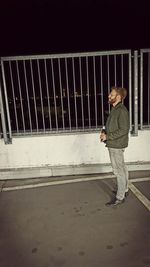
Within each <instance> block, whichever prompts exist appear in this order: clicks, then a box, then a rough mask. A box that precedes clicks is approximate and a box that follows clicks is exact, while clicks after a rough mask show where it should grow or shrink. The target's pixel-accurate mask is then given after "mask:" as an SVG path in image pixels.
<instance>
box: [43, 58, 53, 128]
mask: <svg viewBox="0 0 150 267" xmlns="http://www.w3.org/2000/svg"><path fill="white" fill-rule="evenodd" d="M44 67H45V79H46V92H47V101H48V115H49V125H50V130H52V120H51V105H50V100H49V99H50V97H49V90H48V89H49V87H48V78H47V66H46V60H45V59H44Z"/></svg>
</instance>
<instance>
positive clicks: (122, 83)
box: [121, 55, 124, 87]
mask: <svg viewBox="0 0 150 267" xmlns="http://www.w3.org/2000/svg"><path fill="white" fill-rule="evenodd" d="M123 74H124V68H123V55H121V85H122V87H124V76H123Z"/></svg>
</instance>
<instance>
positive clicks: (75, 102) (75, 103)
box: [72, 58, 78, 129]
mask: <svg viewBox="0 0 150 267" xmlns="http://www.w3.org/2000/svg"><path fill="white" fill-rule="evenodd" d="M72 68H73V89H74V105H75V119H76V129H77V128H78V119H77V101H76V83H75V67H74V58H72Z"/></svg>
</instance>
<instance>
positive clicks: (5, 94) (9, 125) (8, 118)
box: [1, 61, 12, 143]
mask: <svg viewBox="0 0 150 267" xmlns="http://www.w3.org/2000/svg"><path fill="white" fill-rule="evenodd" d="M1 67H2V79H3V86H4V97H5V104H6V114H7V122H8V131H9V139H8V140H7V143H11V141H12V131H11V124H10V114H9V107H8V97H7V89H6V79H5V71H4V64H3V61H1Z"/></svg>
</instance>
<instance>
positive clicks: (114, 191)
mask: <svg viewBox="0 0 150 267" xmlns="http://www.w3.org/2000/svg"><path fill="white" fill-rule="evenodd" d="M112 192H113V193H114V194H115V195H116V194H117V190H112ZM128 195H129V191H128V192H125V197H127V196H128Z"/></svg>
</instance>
